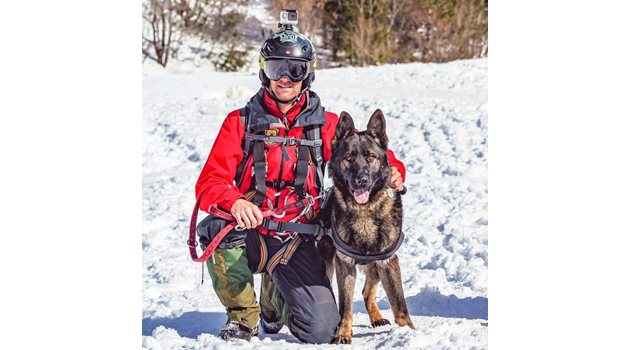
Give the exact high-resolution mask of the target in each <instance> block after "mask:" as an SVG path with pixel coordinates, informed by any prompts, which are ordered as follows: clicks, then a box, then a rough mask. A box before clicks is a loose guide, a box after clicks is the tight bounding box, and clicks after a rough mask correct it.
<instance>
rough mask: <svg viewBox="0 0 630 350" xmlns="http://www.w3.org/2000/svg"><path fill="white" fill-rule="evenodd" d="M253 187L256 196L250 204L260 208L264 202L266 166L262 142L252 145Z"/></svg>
mask: <svg viewBox="0 0 630 350" xmlns="http://www.w3.org/2000/svg"><path fill="white" fill-rule="evenodd" d="M253 148H254V153H253V156H254V186H255V188H256V194H255V195H254V198H253V199H252V203H254V204H256V205H257V206H260V205H261V204H262V203H263V201H264V200H265V195H266V194H267V184H266V183H265V181H266V180H267V165H266V164H265V162H266V161H265V144H264V143H263V142H260V141H259V142H256V143H254V146H253Z"/></svg>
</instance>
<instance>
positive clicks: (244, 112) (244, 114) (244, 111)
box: [234, 103, 252, 187]
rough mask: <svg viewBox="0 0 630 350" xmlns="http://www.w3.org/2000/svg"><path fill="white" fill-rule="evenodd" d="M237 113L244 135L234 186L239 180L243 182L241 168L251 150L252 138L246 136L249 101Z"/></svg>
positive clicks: (247, 131)
mask: <svg viewBox="0 0 630 350" xmlns="http://www.w3.org/2000/svg"><path fill="white" fill-rule="evenodd" d="M239 114H240V115H241V124H243V126H244V127H245V137H244V138H243V143H242V145H241V149H242V150H243V159H242V160H241V163H240V164H239V165H238V166H237V167H236V176H235V177H234V179H235V180H236V186H237V187H240V185H241V182H243V170H244V169H243V168H244V167H245V164H246V163H247V157H248V156H249V154H250V153H251V151H252V140H251V139H248V138H247V135H248V134H249V129H250V127H249V119H250V118H249V103H248V104H247V106H245V107H243V108H241V109H240V110H239Z"/></svg>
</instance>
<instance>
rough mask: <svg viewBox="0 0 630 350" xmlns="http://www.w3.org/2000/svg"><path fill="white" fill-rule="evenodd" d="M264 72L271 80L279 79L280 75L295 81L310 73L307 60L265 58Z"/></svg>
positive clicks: (304, 77)
mask: <svg viewBox="0 0 630 350" xmlns="http://www.w3.org/2000/svg"><path fill="white" fill-rule="evenodd" d="M264 72H265V74H266V75H267V77H268V78H269V79H271V80H280V78H282V77H287V78H289V79H290V80H291V81H292V82H294V83H297V82H298V81H302V80H304V79H306V77H307V76H308V73H310V69H309V62H305V61H297V60H288V59H270V60H265V68H264Z"/></svg>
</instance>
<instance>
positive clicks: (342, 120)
mask: <svg viewBox="0 0 630 350" xmlns="http://www.w3.org/2000/svg"><path fill="white" fill-rule="evenodd" d="M352 134H354V121H353V120H352V117H351V116H350V114H348V113H347V112H346V111H343V112H341V116H340V117H339V123H337V129H336V130H335V137H334V138H333V145H334V144H335V143H336V142H337V141H338V140H341V139H343V138H346V137H348V136H349V135H352Z"/></svg>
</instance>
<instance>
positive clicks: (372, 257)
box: [327, 226, 405, 265]
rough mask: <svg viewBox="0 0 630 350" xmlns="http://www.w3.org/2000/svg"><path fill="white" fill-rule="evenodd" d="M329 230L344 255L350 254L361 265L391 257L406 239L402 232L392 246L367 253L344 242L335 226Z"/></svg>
mask: <svg viewBox="0 0 630 350" xmlns="http://www.w3.org/2000/svg"><path fill="white" fill-rule="evenodd" d="M327 232H328V235H329V236H330V238H332V240H333V243H334V245H335V248H337V250H338V251H340V252H341V253H342V254H343V255H346V256H349V257H351V258H352V259H354V260H356V262H357V264H359V265H365V264H369V263H371V262H374V261H376V260H385V259H387V258H389V257H390V256H392V255H394V253H396V251H397V250H398V248H400V245H401V244H402V242H403V240H404V239H405V235H404V234H403V233H402V232H401V233H400V236H398V240H396V243H394V244H393V245H392V246H391V247H389V248H387V249H385V251H384V252H381V253H376V254H370V253H367V254H366V253H363V252H361V251H359V250H358V249H355V248H353V247H352V246H349V245H348V244H346V242H344V241H343V240H342V239H341V237H339V234H338V233H337V231H336V230H335V228H334V226H333V227H331V228H330V231H327Z"/></svg>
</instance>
